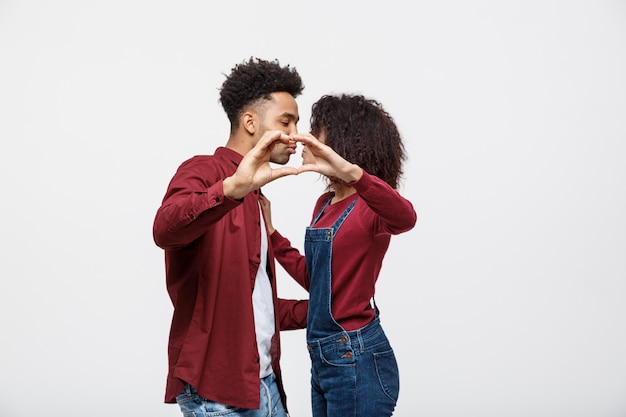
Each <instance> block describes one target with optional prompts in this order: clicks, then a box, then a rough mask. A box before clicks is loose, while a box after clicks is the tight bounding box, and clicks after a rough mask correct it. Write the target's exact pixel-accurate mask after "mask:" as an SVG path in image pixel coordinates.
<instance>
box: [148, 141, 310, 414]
mask: <svg viewBox="0 0 626 417" xmlns="http://www.w3.org/2000/svg"><path fill="white" fill-rule="evenodd" d="M241 159H242V156H241V155H240V154H238V153H237V152H234V151H232V150H230V149H227V148H223V147H220V148H218V149H217V150H216V151H215V154H214V155H211V156H195V157H193V158H191V159H189V160H187V161H185V162H184V163H183V164H181V166H180V167H179V168H178V170H177V172H176V174H175V175H174V177H173V178H172V180H171V181H170V184H169V187H168V189H167V192H166V194H165V197H164V198H163V203H162V205H161V207H160V208H159V209H158V211H157V213H156V217H155V220H154V230H153V232H154V241H155V242H156V244H157V245H158V246H159V247H161V248H163V249H165V274H166V282H167V290H168V293H169V296H170V298H171V300H172V304H173V306H174V313H173V317H172V324H171V329H170V337H169V345H168V357H169V372H168V377H167V384H166V393H165V402H167V403H173V402H175V401H176V396H177V395H178V394H180V393H181V392H182V391H183V389H184V386H185V385H184V384H185V382H187V383H189V384H191V385H192V386H193V387H195V388H196V389H197V390H198V393H199V394H200V395H201V396H203V397H205V398H207V399H210V400H212V401H217V402H220V403H224V404H229V405H233V406H237V407H243V408H258V407H259V404H260V398H259V366H260V365H259V354H258V349H257V345H256V335H255V329H254V313H253V308H252V290H253V288H254V281H255V278H256V274H257V270H258V268H259V264H260V261H261V256H268V266H267V268H268V275H269V276H270V280H271V284H272V293H273V299H274V310H275V317H276V333H275V334H274V338H273V340H272V347H271V354H272V368H273V370H274V373H275V374H276V377H277V380H278V385H279V387H280V390H281V395H282V397H283V402H284V401H285V394H284V390H283V387H282V380H281V372H280V365H279V359H280V339H279V331H280V330H290V329H299V328H304V327H305V326H306V313H307V307H308V301H306V300H283V299H279V298H278V297H277V294H276V278H275V274H274V254H273V249H272V245H271V242H268V245H269V251H268V253H267V254H261V253H260V248H261V229H260V227H261V222H260V211H259V203H258V199H259V190H255V191H253V192H251V193H249V194H248V195H246V196H245V197H244V198H243V199H242V200H232V199H230V198H228V197H225V196H224V191H223V179H224V178H226V177H228V176H230V175H232V174H233V173H234V172H235V170H236V169H237V165H238V164H239V162H241ZM285 406H286V404H285Z"/></svg>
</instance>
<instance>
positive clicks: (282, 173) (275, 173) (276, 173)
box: [272, 166, 298, 180]
mask: <svg viewBox="0 0 626 417" xmlns="http://www.w3.org/2000/svg"><path fill="white" fill-rule="evenodd" d="M287 175H298V169H296V168H294V167H290V166H282V167H278V168H273V169H272V180H275V179H278V178H282V177H286V176H287Z"/></svg>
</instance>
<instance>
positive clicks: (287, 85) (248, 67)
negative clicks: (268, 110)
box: [220, 58, 304, 126]
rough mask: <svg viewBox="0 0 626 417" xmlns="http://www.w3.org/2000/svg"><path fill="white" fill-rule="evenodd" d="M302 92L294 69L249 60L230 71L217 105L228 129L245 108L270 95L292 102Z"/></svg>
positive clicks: (253, 59) (263, 61)
mask: <svg viewBox="0 0 626 417" xmlns="http://www.w3.org/2000/svg"><path fill="white" fill-rule="evenodd" d="M302 90H304V85H303V84H302V79H301V78H300V75H299V74H298V71H296V69H295V68H291V67H290V66H289V65H286V66H281V65H280V64H279V62H278V60H274V61H266V60H263V59H259V58H250V59H249V60H248V61H243V62H242V63H240V64H237V65H235V66H234V67H233V68H232V70H231V73H230V75H228V76H227V77H226V80H225V81H224V83H223V84H222V87H221V89H220V101H221V103H222V107H224V111H226V115H227V116H228V120H230V123H231V126H235V125H236V124H237V121H238V120H239V116H240V115H241V113H242V111H243V110H244V108H245V107H246V106H247V105H249V104H251V103H253V102H255V101H257V100H259V99H265V100H269V99H270V94H271V93H274V92H286V93H289V94H291V95H292V96H293V97H294V98H295V97H297V96H299V95H300V94H301V93H302Z"/></svg>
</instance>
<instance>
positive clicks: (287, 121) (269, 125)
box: [259, 92, 300, 165]
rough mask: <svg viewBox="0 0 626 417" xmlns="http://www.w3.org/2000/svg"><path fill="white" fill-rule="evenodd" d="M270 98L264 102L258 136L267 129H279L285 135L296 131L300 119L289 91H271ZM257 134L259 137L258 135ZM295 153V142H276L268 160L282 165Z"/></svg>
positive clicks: (296, 105) (296, 106)
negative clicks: (288, 143)
mask: <svg viewBox="0 0 626 417" xmlns="http://www.w3.org/2000/svg"><path fill="white" fill-rule="evenodd" d="M271 96H272V100H271V101H268V102H267V103H266V104H265V106H264V107H265V109H264V110H265V111H264V114H263V115H262V118H261V129H260V132H259V133H260V136H262V135H263V134H264V133H265V132H266V131H268V130H280V131H282V132H284V133H285V134H287V135H294V134H296V133H298V128H297V126H296V125H297V123H298V120H300V115H299V114H298V104H297V103H296V100H295V99H294V98H293V96H292V95H291V94H289V93H285V92H278V93H272V94H271ZM260 136H259V137H260ZM294 153H296V144H295V143H294V144H290V145H286V144H283V143H277V144H276V145H275V146H274V148H273V149H272V152H271V154H270V161H271V162H274V163H276V164H281V165H284V164H286V163H287V162H288V161H289V158H290V157H291V155H293V154H294Z"/></svg>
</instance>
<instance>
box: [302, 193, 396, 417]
mask: <svg viewBox="0 0 626 417" xmlns="http://www.w3.org/2000/svg"><path fill="white" fill-rule="evenodd" d="M331 199H332V196H331V198H329V199H328V201H327V202H326V203H325V204H324V206H323V207H322V208H321V210H320V211H319V213H318V214H317V215H316V216H315V218H314V219H313V222H311V226H309V227H308V228H307V230H306V235H305V242H304V250H305V255H306V263H307V268H308V271H309V277H310V279H311V285H310V288H309V313H308V322H307V345H308V349H309V354H310V356H311V403H312V409H313V417H384V416H391V415H392V413H393V410H394V408H395V405H396V401H397V399H398V391H399V385H400V384H399V375H398V366H397V363H396V358H395V355H394V353H393V350H392V348H391V346H390V344H389V341H388V340H387V337H386V335H385V333H384V332H383V329H382V327H381V326H380V321H379V311H378V307H376V303H374V308H375V312H376V314H375V318H374V320H372V321H371V322H370V323H369V324H367V325H366V326H364V327H362V328H361V329H358V330H353V331H349V332H348V331H345V330H344V329H343V328H342V327H341V326H340V325H339V324H338V323H337V321H336V320H335V318H334V317H333V313H332V311H331V305H332V304H331V288H332V276H331V261H332V244H333V239H334V238H335V236H336V235H337V233H338V231H339V228H340V227H341V225H342V224H343V222H344V220H345V219H346V218H347V217H348V215H349V214H350V212H351V211H352V209H353V208H354V205H355V203H356V201H357V199H356V198H355V200H354V201H352V203H351V204H350V205H349V206H348V208H346V210H345V211H344V212H343V213H342V214H341V215H340V216H339V218H338V219H337V220H336V221H335V223H334V224H333V225H332V226H331V227H330V228H324V229H316V228H314V227H313V226H314V225H315V223H316V222H317V221H318V219H319V218H320V217H321V215H322V213H323V212H324V209H325V208H326V206H327V205H328V204H329V203H330V201H331ZM338 262H341V260H338Z"/></svg>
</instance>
